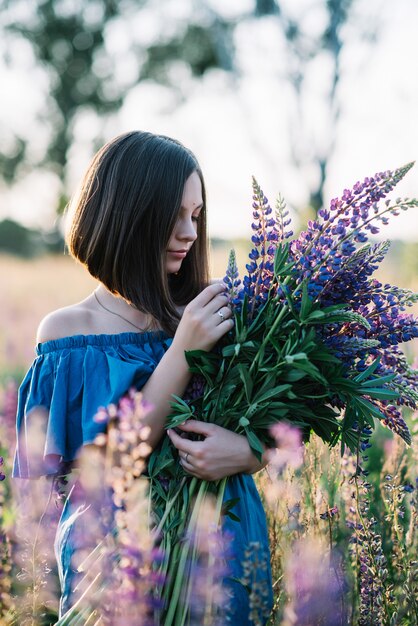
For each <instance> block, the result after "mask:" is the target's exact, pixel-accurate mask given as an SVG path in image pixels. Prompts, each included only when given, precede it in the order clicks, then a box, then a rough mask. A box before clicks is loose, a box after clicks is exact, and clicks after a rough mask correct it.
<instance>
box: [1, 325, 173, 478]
mask: <svg viewBox="0 0 418 626" xmlns="http://www.w3.org/2000/svg"><path fill="white" fill-rule="evenodd" d="M169 343H170V339H168V338H167V337H166V336H165V335H163V334H162V333H141V334H140V333H122V334H120V335H77V336H74V337H65V338H63V339H58V340H56V341H49V342H46V343H44V344H40V345H39V346H38V347H37V358H36V359H35V361H34V363H33V364H32V367H31V368H30V370H29V371H28V373H27V375H26V377H25V379H24V380H23V382H22V385H21V387H20V390H19V400H18V411H17V433H18V434H17V448H16V454H15V460H14V468H13V475H14V476H16V477H20V478H37V477H39V476H41V475H45V474H53V473H55V472H56V471H57V469H58V467H59V465H60V464H61V463H62V462H70V461H73V460H75V459H76V457H77V452H78V450H79V449H80V447H81V446H82V445H83V444H87V443H92V442H93V441H94V439H95V437H96V435H97V434H98V433H100V432H103V430H104V428H105V425H103V424H102V423H98V422H96V421H95V419H94V418H95V415H96V413H97V411H98V409H99V408H100V407H104V406H108V405H109V404H112V403H117V402H118V400H119V399H120V397H121V396H122V395H123V394H124V393H126V392H127V391H128V390H129V389H130V388H131V387H136V388H137V389H141V388H142V387H143V385H144V384H145V383H146V381H147V380H148V378H149V377H150V375H151V374H152V372H153V371H154V369H155V367H156V366H157V364H158V362H159V360H160V359H161V358H162V356H163V354H164V352H165V350H166V349H167V348H168V346H169Z"/></svg>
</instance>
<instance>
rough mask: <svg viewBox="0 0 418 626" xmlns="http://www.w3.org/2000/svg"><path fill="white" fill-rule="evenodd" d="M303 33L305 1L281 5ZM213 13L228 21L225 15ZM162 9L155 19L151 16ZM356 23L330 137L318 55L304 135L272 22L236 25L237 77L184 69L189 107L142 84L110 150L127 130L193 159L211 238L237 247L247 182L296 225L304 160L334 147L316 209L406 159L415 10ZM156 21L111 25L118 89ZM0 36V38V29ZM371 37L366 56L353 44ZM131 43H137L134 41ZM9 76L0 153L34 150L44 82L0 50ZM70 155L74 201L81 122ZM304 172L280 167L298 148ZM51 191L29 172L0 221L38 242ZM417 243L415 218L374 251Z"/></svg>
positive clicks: (417, 150) (371, 11)
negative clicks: (186, 151) (16, 145)
mask: <svg viewBox="0 0 418 626" xmlns="http://www.w3.org/2000/svg"><path fill="white" fill-rule="evenodd" d="M210 2H211V4H212V6H213V8H215V9H217V10H219V11H225V10H227V11H228V13H229V14H230V15H233V13H234V11H238V9H239V10H242V7H243V6H245V5H248V7H251V1H250V0H236V1H235V0H229V2H228V3H225V2H221V0H210ZM283 4H284V5H286V8H287V10H289V11H291V12H293V13H294V17H295V18H296V19H298V20H300V21H301V24H302V22H303V24H302V25H303V27H304V28H306V29H307V32H310V33H315V32H319V31H320V30H321V28H322V26H323V20H324V15H323V13H322V12H321V10H320V3H319V2H318V1H317V0H298V2H297V3H295V2H294V1H293V2H292V1H291V0H287V2H284V3H283ZM225 5H227V6H226V8H225ZM160 6H161V5H160ZM166 6H168V7H171V8H170V10H171V11H172V15H171V16H170V15H167V14H165V15H164V18H165V20H166V21H165V23H170V17H171V18H172V20H175V19H181V11H184V15H186V14H187V12H186V8H187V6H186V4H184V2H183V0H175V1H174V2H170V3H168V5H166ZM356 7H357V8H356V14H355V17H354V18H353V21H352V23H351V24H349V25H348V26H347V29H346V32H345V37H346V39H347V42H348V43H347V45H346V47H345V48H344V52H343V55H342V60H341V76H342V78H341V83H340V106H341V117H340V120H339V122H338V125H337V127H335V128H330V126H329V117H328V116H329V110H328V109H327V107H326V106H325V102H326V98H325V94H326V86H327V84H328V80H327V79H328V77H329V72H330V63H329V59H328V58H327V55H326V54H324V55H322V56H320V57H319V58H318V59H317V60H316V61H315V62H314V63H312V64H311V66H310V67H309V71H308V73H307V75H306V80H305V83H304V89H305V93H304V99H303V126H302V127H301V124H300V117H298V115H297V114H296V111H297V102H296V100H295V97H294V94H293V92H292V90H291V88H290V87H289V84H288V82H287V81H286V80H285V76H286V72H287V63H288V57H287V55H286V48H285V45H284V42H283V38H282V37H281V34H280V32H279V30H278V28H277V26H276V25H275V22H274V20H273V19H271V18H264V19H262V20H258V21H257V22H254V23H247V22H245V23H242V24H241V25H240V26H239V27H238V28H237V31H236V41H235V44H236V48H237V59H238V63H239V75H238V77H234V78H231V77H230V76H229V75H227V74H225V73H224V72H221V71H219V70H216V71H211V72H208V73H207V74H206V75H205V76H204V78H203V79H202V80H201V81H193V80H192V79H191V77H190V76H189V75H188V74H187V72H185V71H184V69H183V68H177V70H176V69H175V70H174V71H176V72H177V74H176V77H177V79H178V83H179V85H180V86H182V87H183V86H184V87H185V90H186V92H187V94H188V95H187V98H186V99H185V100H184V101H182V100H180V99H179V98H178V96H177V95H176V94H175V93H173V92H172V91H171V90H170V89H168V88H167V87H163V86H160V85H155V84H151V83H148V82H146V83H142V84H140V85H138V86H137V87H135V88H133V89H132V90H130V91H129V92H128V93H127V97H126V100H125V103H124V105H123V106H122V108H121V110H120V111H119V112H118V114H117V115H116V116H114V117H113V118H112V119H109V120H108V121H107V122H106V124H105V134H106V136H107V137H108V138H111V137H113V136H114V135H117V134H119V133H121V132H125V131H127V130H131V129H132V128H139V129H142V130H150V131H152V132H156V133H164V134H167V135H171V136H173V137H176V138H177V139H179V140H181V141H183V142H184V143H185V145H187V146H188V147H190V148H191V149H192V150H193V151H194V153H195V154H196V155H197V157H198V159H199V161H200V163H201V166H202V169H203V172H204V175H205V179H206V186H207V191H208V211H209V213H208V214H209V231H210V234H211V236H213V237H223V238H227V239H232V238H235V237H244V236H246V235H247V234H248V232H249V224H250V221H251V176H252V175H254V176H255V177H256V178H257V180H258V182H259V183H260V185H261V186H262V188H263V189H264V192H265V194H266V195H267V196H268V198H269V199H270V200H271V201H272V202H274V199H275V197H276V196H277V194H278V193H281V194H282V195H283V196H284V198H285V199H286V201H287V203H288V205H289V206H290V208H291V211H292V215H293V217H294V219H295V220H297V215H298V213H299V211H300V209H301V208H303V207H304V206H305V205H306V203H307V200H308V197H309V182H310V181H314V180H315V177H316V176H317V170H316V168H315V167H314V166H313V165H312V160H311V156H312V155H313V154H314V152H315V151H321V150H326V149H327V146H328V144H329V142H332V141H335V150H334V153H333V157H332V159H331V161H330V164H329V172H328V178H327V183H326V190H325V191H326V194H325V195H326V203H327V202H329V200H330V199H331V198H333V197H335V196H338V195H340V194H341V193H342V191H343V190H344V188H347V187H350V186H352V184H354V183H355V182H356V181H357V180H361V179H363V178H364V177H366V176H369V175H372V174H374V173H375V172H376V171H382V170H387V169H394V168H396V167H398V166H400V165H403V164H404V163H406V162H409V161H412V160H415V159H416V158H417V156H418V123H417V111H418V74H417V72H416V59H417V58H418V38H417V37H416V24H418V2H417V1H416V0H397V2H391V1H390V0H358V2H357V5H356ZM161 19H162V14H161V9H158V6H157V5H156V7H154V8H150V9H149V10H148V11H147V12H145V13H143V14H142V15H141V25H142V26H143V25H144V24H146V28H141V29H136V25H135V23H129V22H128V23H126V22H125V23H123V22H119V23H115V24H113V25H112V28H111V29H109V32H108V33H107V45H108V46H109V47H110V49H111V50H112V52H113V54H114V55H115V59H116V60H118V59H119V60H120V72H119V79H120V80H122V81H123V80H126V81H127V82H128V81H129V76H130V75H131V74H130V73H132V71H133V64H132V63H133V59H132V54H131V51H130V50H129V46H128V45H127V43H126V42H128V41H129V36H131V35H132V33H133V32H139V33H141V35H140V36H142V37H143V38H145V39H144V43H147V41H146V39H147V38H148V39H149V40H150V41H151V40H152V38H153V36H154V33H155V32H158V27H159V24H161ZM0 27H1V25H0ZM375 33H376V38H377V39H376V43H375V44H373V45H372V44H371V43H370V42H368V41H367V40H366V38H365V35H366V34H367V35H368V36H369V38H370V36H373V35H374V34H375ZM138 36H139V35H138ZM9 43H10V49H9V50H8V52H9V56H10V57H11V58H12V59H13V63H12V64H11V65H9V66H7V65H6V64H5V62H4V61H0V84H1V85H2V96H1V98H0V140H1V141H3V142H6V143H7V141H10V137H11V134H10V130H11V129H16V130H17V131H21V132H24V133H27V134H29V135H30V136H31V137H32V142H31V146H30V149H31V150H32V151H33V154H34V155H35V156H36V154H37V151H38V152H39V153H42V151H43V150H44V149H45V146H46V143H47V139H48V132H47V125H46V124H45V123H42V111H43V107H44V103H45V98H47V97H48V87H49V82H48V77H47V76H46V75H45V72H44V71H43V69H42V68H41V67H39V66H38V67H37V66H34V58H33V54H32V52H31V50H30V47H29V46H28V44H26V43H24V42H16V41H14V42H9ZM74 130H75V137H76V141H75V143H74V146H73V148H72V149H71V152H70V155H69V168H68V179H67V187H68V188H69V189H70V191H75V190H76V187H77V184H78V182H79V180H80V178H81V176H82V175H83V172H84V170H85V168H86V167H87V165H88V162H89V159H90V156H91V149H92V143H93V142H94V140H95V137H96V136H97V135H98V134H99V132H100V131H102V125H101V123H100V122H99V121H98V120H97V119H96V118H95V117H94V115H93V114H91V113H85V114H83V115H80V116H79V117H78V118H77V119H76V122H75V129H74ZM304 137H305V138H306V137H308V141H306V139H305V140H304V144H303V143H302V144H301V145H302V146H305V147H304V148H303V150H302V154H303V161H304V162H303V164H302V165H301V166H300V167H299V168H297V167H295V165H294V162H293V160H292V147H293V146H294V145H295V144H294V142H296V143H297V142H300V141H302V140H303V138H304ZM58 190H59V181H58V180H57V178H56V177H55V175H54V174H51V173H47V172H43V173H40V172H39V171H35V170H34V171H28V172H27V174H26V176H25V178H24V179H23V180H22V181H21V182H20V183H19V185H17V186H15V187H14V188H12V189H6V188H5V187H4V186H3V187H1V188H0V218H2V217H5V216H7V215H9V216H11V217H13V218H14V219H17V220H20V221H22V222H23V223H25V224H27V225H33V226H36V227H40V226H41V227H43V228H50V227H52V225H53V223H54V220H55V213H54V206H55V199H56V194H57V192H58ZM395 195H396V196H398V195H399V196H405V195H409V196H418V166H416V168H413V170H412V171H411V172H410V173H409V174H408V176H407V178H406V179H405V180H404V181H402V183H401V184H400V185H399V186H398V187H397V190H396V192H395ZM388 237H389V238H393V239H395V238H403V239H407V240H412V241H418V208H417V209H416V211H415V213H414V212H413V211H412V210H411V211H409V212H408V213H402V214H401V215H400V216H399V217H397V218H393V219H392V221H391V223H390V225H389V226H387V227H386V228H385V229H384V230H382V233H381V235H380V236H379V238H388Z"/></svg>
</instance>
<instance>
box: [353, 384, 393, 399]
mask: <svg viewBox="0 0 418 626" xmlns="http://www.w3.org/2000/svg"><path fill="white" fill-rule="evenodd" d="M359 392H361V393H362V394H364V395H367V396H370V397H371V398H377V399H379V400H394V399H395V398H399V393H398V392H397V391H394V390H393V389H382V388H380V387H377V388H373V387H366V389H365V388H364V387H360V389H359Z"/></svg>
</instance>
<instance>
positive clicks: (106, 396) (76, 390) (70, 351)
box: [13, 331, 272, 626]
mask: <svg viewBox="0 0 418 626" xmlns="http://www.w3.org/2000/svg"><path fill="white" fill-rule="evenodd" d="M170 343H171V338H169V337H168V336H167V335H166V334H165V333H163V332H162V331H158V332H144V333H121V334H117V335H74V336H71V337H64V338H61V339H57V340H55V341H47V342H45V343H42V344H38V346H37V348H36V358H35V361H34V362H33V365H32V367H31V368H30V370H29V371H28V373H27V375H26V377H25V379H24V380H23V382H22V385H21V387H20V390H19V402H18V412H17V431H18V438H17V439H18V443H17V449H16V454H15V460H14V469H13V474H14V476H15V477H21V478H37V477H39V476H41V475H53V474H55V473H56V472H57V470H58V468H59V466H61V465H62V464H63V463H64V464H65V463H71V462H73V461H74V460H76V459H77V454H78V451H79V450H80V448H81V446H83V445H84V444H89V443H93V442H94V440H95V438H96V436H97V435H98V434H99V433H100V432H103V429H104V428H105V426H104V425H103V424H101V423H99V422H97V421H95V419H94V416H95V415H96V413H97V411H98V409H99V407H103V406H107V405H109V404H111V403H117V402H118V400H119V399H120V398H121V396H122V395H123V394H124V393H126V392H127V391H128V390H129V389H130V388H132V387H136V388H137V389H139V390H140V389H141V388H142V387H143V385H144V384H145V383H146V382H147V380H148V378H149V377H150V376H151V374H152V373H153V371H154V369H155V368H156V366H157V365H158V363H159V361H160V359H161V358H162V357H163V355H164V353H165V351H166V350H167V349H168V347H169V346H170ZM39 413H41V414H43V415H44V420H45V428H44V435H43V437H44V441H43V442H42V450H41V453H39V449H38V450H37V452H36V453H35V454H34V451H33V450H32V449H31V444H33V442H32V441H30V440H29V439H30V435H29V436H28V433H30V430H31V429H30V426H31V421H32V420H33V419H35V418H39ZM37 447H38V448H39V445H38V444H37ZM235 498H238V502H237V503H236V504H235V505H234V507H233V508H232V512H233V513H234V514H235V515H236V516H237V517H238V518H239V520H240V521H239V522H238V521H234V520H232V519H231V518H229V517H225V519H224V521H223V529H224V531H226V532H227V533H228V536H231V537H232V541H231V546H230V553H231V556H230V558H229V568H230V572H229V574H230V578H228V579H227V581H226V583H225V584H226V585H228V586H229V591H230V594H231V595H232V601H231V611H230V613H229V615H228V617H227V622H228V623H229V624H232V625H233V626H247V625H248V626H250V625H251V624H252V623H253V621H252V620H251V617H250V613H251V610H255V613H256V614H258V615H259V610H258V609H257V608H256V607H255V606H254V607H251V606H250V603H249V594H248V592H247V590H246V589H245V588H244V587H243V586H242V585H241V584H240V583H238V582H234V581H233V578H238V579H241V578H242V576H243V561H244V559H246V560H247V565H246V568H248V561H249V562H250V568H251V562H252V563H253V566H254V568H255V567H257V570H258V571H257V572H255V571H254V572H253V573H252V575H251V578H252V579H254V580H256V581H257V588H258V592H257V594H256V596H257V597H256V599H255V604H257V605H258V604H259V603H260V601H261V602H262V603H263V604H264V607H265V611H266V612H268V609H269V607H271V605H272V585H271V573H270V566H269V549H268V536H267V527H266V518H265V513H264V509H263V506H262V503H261V501H260V497H259V495H258V492H257V489H256V487H255V484H254V480H253V478H252V476H250V475H247V474H237V475H235V476H231V477H230V478H229V479H228V483H227V488H226V492H225V500H230V499H235ZM79 507H80V502H79V501H74V502H72V500H71V494H70V496H69V497H68V498H67V500H66V502H65V504H64V508H63V511H62V515H61V518H60V521H59V524H58V528H57V534H56V543H55V547H56V556H57V563H58V571H59V575H60V582H61V591H62V595H61V603H60V613H61V614H63V613H64V612H65V611H67V610H68V609H69V608H70V607H71V605H72V603H73V601H74V598H73V594H72V589H73V588H74V586H75V584H76V582H77V577H78V576H80V574H79V573H78V572H77V570H76V569H74V566H73V564H72V555H73V553H74V551H75V549H76V548H75V546H74V541H72V536H73V531H74V527H75V526H76V525H77V524H78V523H82V515H81V516H80V515H79V514H78V513H79ZM254 554H255V556H254ZM256 563H257V565H256ZM247 573H248V570H247ZM260 594H261V595H260Z"/></svg>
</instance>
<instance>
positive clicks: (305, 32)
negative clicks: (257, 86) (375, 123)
mask: <svg viewBox="0 0 418 626" xmlns="http://www.w3.org/2000/svg"><path fill="white" fill-rule="evenodd" d="M171 4H173V3H171ZM235 4H236V3H235ZM242 4H243V6H244V7H245V6H246V5H247V8H246V9H244V10H232V11H231V12H229V13H228V10H226V11H225V10H223V11H222V12H221V11H219V10H217V9H216V8H214V6H213V4H212V3H210V2H209V0H200V1H198V2H189V3H187V2H186V3H182V2H179V3H178V7H179V9H181V10H180V11H179V17H178V19H177V20H175V21H172V20H171V21H170V20H167V19H165V11H166V9H167V8H168V5H169V2H168V0H158V2H155V1H152V0H124V1H118V0H92V1H90V2H88V3H84V2H82V1H81V0H78V1H77V0H75V1H72V2H69V1H68V0H36V1H34V2H32V1H31V2H29V1H28V0H0V9H1V11H2V14H3V24H4V28H5V32H6V38H5V40H4V41H5V43H6V45H5V46H4V47H3V54H4V55H5V58H6V60H8V62H9V63H13V62H16V59H15V58H13V55H11V54H10V49H11V46H8V45H7V42H8V41H10V40H11V39H12V38H16V37H19V38H24V39H25V40H26V41H27V42H29V43H30V45H31V47H32V50H33V53H34V62H35V63H37V64H40V65H41V66H42V68H43V69H44V71H45V72H46V74H47V79H48V98H47V99H46V100H45V103H44V107H43V110H42V113H41V117H42V122H43V124H44V126H45V129H46V130H47V131H48V136H49V140H48V143H47V146H46V148H45V151H44V153H43V154H39V153H38V154H37V158H36V159H34V158H33V157H32V156H31V155H30V151H28V149H27V148H28V144H29V143H30V137H28V136H23V135H19V134H18V133H16V134H14V135H13V137H12V138H11V139H10V140H9V142H7V145H6V146H5V147H2V148H1V149H0V176H1V177H2V178H3V180H4V181H5V182H7V183H9V184H10V183H13V182H14V181H16V180H17V179H19V177H21V176H24V174H25V173H26V172H27V171H28V169H33V168H46V169H48V170H51V171H52V172H54V173H55V174H56V175H57V176H58V177H59V179H60V180H61V182H62V187H61V190H60V194H59V197H58V199H57V210H58V211H62V209H63V207H64V206H65V204H66V200H67V193H68V189H67V187H66V184H65V179H66V167H67V162H68V155H69V151H70V149H71V146H72V144H73V141H74V127H75V122H76V119H77V115H78V114H79V113H80V112H82V111H84V112H85V111H86V110H89V111H92V112H94V114H95V115H96V116H97V117H98V118H100V119H101V120H102V127H104V125H105V121H106V119H107V118H108V116H111V115H112V114H115V113H116V112H117V111H118V110H119V109H120V107H121V105H122V103H123V101H124V99H125V98H126V95H127V94H128V93H129V91H130V89H132V87H134V86H135V85H137V84H138V83H140V82H143V81H154V82H157V83H160V84H164V85H166V86H169V87H170V88H171V89H173V90H174V91H175V92H176V96H177V98H187V95H188V90H189V89H190V85H191V84H193V83H194V82H195V81H198V80H199V79H200V78H201V77H202V76H203V75H204V74H205V73H206V72H207V71H208V70H211V69H214V68H217V69H220V70H222V71H224V72H226V73H227V74H228V75H229V86H230V89H234V84H236V81H237V80H239V78H240V75H241V73H242V67H241V65H240V59H239V58H238V57H237V49H236V45H235V38H236V31H237V29H238V27H239V28H245V27H246V26H248V27H250V28H251V27H253V26H254V24H256V23H257V22H260V21H262V20H266V19H268V20H269V21H270V23H271V25H272V26H273V27H274V29H275V30H274V31H273V32H275V34H276V37H278V38H281V39H282V40H283V41H284V42H285V52H286V63H285V67H286V71H285V75H278V76H277V81H279V82H280V81H286V82H287V84H288V86H290V88H291V89H292V90H293V96H294V101H295V107H293V108H291V109H290V110H288V111H287V115H288V118H289V123H288V125H287V126H288V129H289V135H290V136H289V138H288V139H289V144H290V146H291V154H292V158H293V162H294V166H295V168H297V169H303V168H304V167H306V166H308V167H311V168H312V167H313V168H314V169H315V172H316V173H315V175H314V176H313V177H312V178H311V181H310V202H309V205H310V206H311V207H312V208H313V209H314V210H317V209H318V208H319V207H320V206H321V205H322V202H323V190H324V183H325V180H326V176H327V165H328V162H329V159H330V158H331V156H332V153H333V149H334V146H335V142H336V138H337V125H338V120H339V116H340V113H341V106H340V100H339V93H338V91H339V89H338V88H339V82H340V78H341V69H340V57H341V54H342V50H343V48H344V45H345V43H346V39H347V37H351V38H352V37H353V32H354V30H353V29H352V30H351V31H349V30H344V28H345V26H346V25H347V24H348V23H350V21H352V20H355V19H356V18H355V16H353V7H354V5H355V4H356V2H355V0H321V2H318V3H317V7H316V12H317V13H319V14H320V23H321V27H320V28H319V29H318V28H316V29H314V30H312V27H311V24H310V22H309V20H306V19H305V17H306V16H303V15H302V16H301V14H300V11H295V9H294V7H292V5H291V3H289V2H280V0H256V1H255V2H254V4H253V6H252V7H249V6H248V3H242ZM232 5H234V3H232ZM250 5H251V3H250ZM150 11H151V12H152V11H154V12H156V13H158V14H159V15H160V18H161V21H160V26H161V27H160V28H159V30H158V32H155V33H154V36H153V37H151V38H150V37H147V36H146V30H147V19H146V18H147V16H148V14H149V12H150ZM142 17H143V18H144V19H141V18H142ZM132 20H133V21H134V22H135V24H136V29H137V30H136V32H134V31H133V30H131V31H130V38H131V39H130V41H127V42H124V44H123V45H124V48H125V50H126V51H127V55H126V56H125V58H118V56H117V55H115V54H114V52H113V49H114V44H113V43H112V41H113V40H114V39H115V37H116V38H117V37H118V27H119V26H120V25H121V23H125V24H126V23H129V22H130V21H132ZM136 20H137V21H136ZM369 28H370V27H369ZM372 28H373V29H374V26H373V24H372ZM138 29H139V32H138ZM120 32H121V33H122V31H120ZM370 34H371V33H370V32H369V33H365V32H364V31H363V30H361V31H360V32H358V31H357V33H356V35H355V37H357V38H358V37H360V38H363V39H364V38H367V37H368V38H369V39H370ZM373 34H374V33H373ZM120 36H122V37H123V36H126V30H125V31H124V34H120ZM150 39H151V41H150ZM145 41H147V44H145V43H144V42H145ZM319 59H321V60H322V62H323V63H324V67H325V71H326V72H327V87H326V89H325V90H324V92H323V94H322V107H323V109H324V112H323V113H322V115H321V120H326V127H324V125H323V124H322V128H321V134H320V136H318V134H317V133H315V132H312V129H311V128H310V127H309V124H308V123H307V121H306V118H307V111H306V107H305V105H304V101H305V100H306V97H307V93H308V91H309V86H307V85H306V82H307V77H308V76H309V72H308V66H310V65H314V64H315V63H316V62H317V61H318V60H319ZM127 62H128V63H129V68H130V69H129V71H128V72H126V71H125V69H126V68H124V67H122V66H121V64H126V63H127ZM182 72H183V73H182ZM179 76H180V77H181V76H183V77H184V80H179ZM174 102H176V100H174ZM248 130H249V132H252V134H253V139H254V143H257V132H256V129H251V128H249V129H248ZM278 139H279V138H274V137H273V138H272V141H276V140H278ZM102 143H103V136H102V135H101V134H100V133H99V135H98V136H97V139H96V146H95V147H97V146H99V145H101V144H102Z"/></svg>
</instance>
